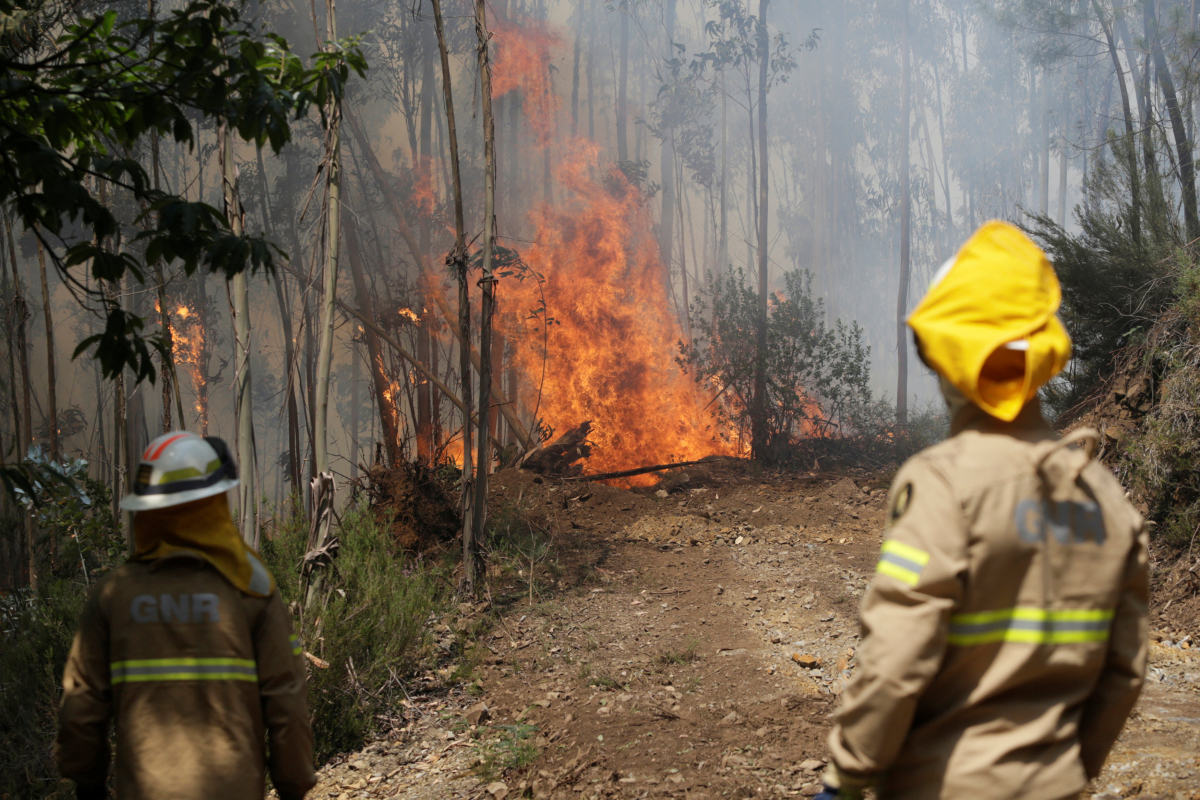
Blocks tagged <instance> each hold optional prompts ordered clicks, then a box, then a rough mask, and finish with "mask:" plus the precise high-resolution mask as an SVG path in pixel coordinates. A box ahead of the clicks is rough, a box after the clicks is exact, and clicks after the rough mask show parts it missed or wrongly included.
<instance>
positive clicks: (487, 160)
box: [464, 0, 496, 592]
mask: <svg viewBox="0 0 1200 800" xmlns="http://www.w3.org/2000/svg"><path fill="white" fill-rule="evenodd" d="M475 34H476V36H477V37H478V39H479V80H480V87H481V88H480V93H481V94H482V96H483V244H482V250H483V254H482V260H481V272H482V275H481V277H480V280H479V285H480V289H481V290H482V292H481V294H482V298H483V299H482V304H481V311H480V315H479V363H480V369H479V437H478V438H479V441H478V447H479V453H478V457H477V458H476V460H475V463H476V469H475V504H474V507H473V508H472V509H471V513H472V522H471V529H472V530H473V531H476V532H478V533H480V534H481V533H482V532H483V526H484V522H485V520H486V519H487V489H488V471H489V469H490V468H491V463H492V453H491V446H492V442H491V438H490V437H489V436H488V429H487V424H488V414H486V413H484V411H485V410H486V409H487V408H488V399H489V396H490V391H489V388H490V386H491V381H492V309H493V305H494V302H495V296H496V295H495V292H496V288H495V287H496V284H495V277H494V276H493V275H492V251H493V248H494V246H495V236H496V131H495V127H494V122H493V120H492V68H491V64H490V63H489V59H488V39H489V38H490V36H489V34H488V30H487V12H486V10H485V0H475ZM464 394H466V391H464ZM464 427H465V426H464ZM466 566H467V565H466V564H464V567H466ZM470 568H471V571H472V573H473V572H474V569H473V565H471V567H470ZM465 588H466V589H468V590H469V591H471V592H473V591H474V574H471V577H470V579H469V580H468V581H467V586H466V587H465Z"/></svg>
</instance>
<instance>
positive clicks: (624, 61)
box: [617, 0, 630, 162]
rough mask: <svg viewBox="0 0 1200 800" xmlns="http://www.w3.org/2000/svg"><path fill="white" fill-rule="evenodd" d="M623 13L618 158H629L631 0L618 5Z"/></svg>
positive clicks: (623, 159) (619, 83) (618, 10)
mask: <svg viewBox="0 0 1200 800" xmlns="http://www.w3.org/2000/svg"><path fill="white" fill-rule="evenodd" d="M617 13H618V14H620V15H621V54H620V64H619V65H618V69H619V72H618V75H617V160H618V161H621V162H624V161H628V160H629V138H628V131H627V130H626V128H627V121H628V117H627V115H628V107H627V105H626V102H625V101H626V97H627V94H628V88H629V14H630V7H629V0H622V2H621V3H620V4H619V5H618V6H617Z"/></svg>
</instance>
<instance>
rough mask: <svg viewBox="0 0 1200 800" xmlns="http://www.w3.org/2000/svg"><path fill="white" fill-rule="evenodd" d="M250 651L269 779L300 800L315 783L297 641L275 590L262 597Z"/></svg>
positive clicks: (290, 799)
mask: <svg viewBox="0 0 1200 800" xmlns="http://www.w3.org/2000/svg"><path fill="white" fill-rule="evenodd" d="M254 650H255V659H256V661H257V662H258V691H259V697H260V698H261V700H262V710H263V723H264V724H265V725H266V728H267V745H268V754H267V755H268V763H269V765H270V769H271V781H272V782H273V783H274V784H275V789H276V790H277V791H278V792H279V796H280V797H281V798H282V800H300V798H302V797H304V794H305V793H306V792H307V791H308V790H309V789H311V788H312V787H313V786H314V785H315V784H316V782H317V777H316V773H315V772H314V770H313V735H312V727H311V726H310V724H309V719H308V701H307V689H306V688H305V685H304V662H303V660H302V658H301V656H300V652H301V651H300V643H299V640H297V639H296V637H295V636H293V635H292V621H291V617H290V615H289V614H288V610H287V606H286V605H284V602H283V598H281V597H280V596H279V591H278V590H276V591H275V592H274V593H273V594H272V595H271V597H270V598H268V600H267V608H266V613H265V615H264V618H263V621H262V624H261V625H259V627H258V630H257V631H256V633H255V641H254Z"/></svg>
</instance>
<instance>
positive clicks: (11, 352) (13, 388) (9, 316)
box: [0, 209, 103, 464]
mask: <svg viewBox="0 0 1200 800" xmlns="http://www.w3.org/2000/svg"><path fill="white" fill-rule="evenodd" d="M0 221H2V222H3V224H4V234H5V236H4V238H5V240H6V243H7V245H8V262H9V263H10V264H12V273H13V274H12V279H11V280H12V282H11V283H9V279H8V277H7V276H5V283H6V284H8V286H7V290H9V291H12V293H13V299H12V300H10V301H8V302H7V303H5V307H4V334H5V336H4V338H5V341H6V342H7V343H8V395H9V398H10V399H11V400H12V413H13V436H12V442H11V446H12V449H13V460H15V461H16V462H17V463H18V464H19V463H21V460H22V459H23V458H25V453H24V452H23V451H22V449H21V447H22V444H23V443H24V439H23V438H22V435H21V404H20V402H19V401H18V400H17V356H16V333H15V330H16V329H15V326H14V324H13V322H14V320H15V319H16V312H17V308H16V297H17V294H18V292H17V248H16V246H15V245H14V244H13V237H12V230H11V229H10V228H9V224H8V214H7V213H6V212H5V211H4V210H3V209H0ZM9 445H10V443H9V442H3V443H0V449H7V448H8V447H9ZM102 448H103V445H102Z"/></svg>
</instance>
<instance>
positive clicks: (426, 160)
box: [416, 53, 435, 462]
mask: <svg viewBox="0 0 1200 800" xmlns="http://www.w3.org/2000/svg"><path fill="white" fill-rule="evenodd" d="M424 62H425V63H424V71H423V74H422V77H421V138H420V143H421V158H420V166H419V169H420V170H421V174H425V171H426V170H429V171H430V173H432V168H433V167H432V162H433V141H432V139H433V120H432V111H433V87H434V79H433V55H432V53H427V54H426V55H425V57H424ZM431 182H432V181H431ZM429 223H430V221H429V220H428V219H425V218H424V215H422V216H421V224H420V226H419V227H418V229H417V235H418V236H419V237H420V246H421V251H422V252H423V253H425V255H426V258H430V257H431V256H432V253H431V252H430V235H429ZM427 280H428V281H433V280H435V278H434V277H433V276H432V275H422V276H421V287H422V288H421V290H420V291H419V292H418V296H419V297H420V298H421V301H422V306H424V305H425V302H424V294H425V290H424V284H425V281H427ZM428 316H429V315H428V313H427V310H426V309H425V308H422V309H421V321H420V323H418V327H417V358H419V359H420V360H421V363H423V364H425V365H426V366H428V365H429V321H428ZM430 388H431V384H430V383H429V381H426V380H422V381H421V382H419V383H418V384H417V420H416V422H417V458H419V459H422V460H423V461H426V462H428V461H429V459H430V457H431V456H432V455H433V427H432V421H431V420H430V409H431V408H432V405H433V403H432V399H433V398H432V396H431V394H430Z"/></svg>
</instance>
